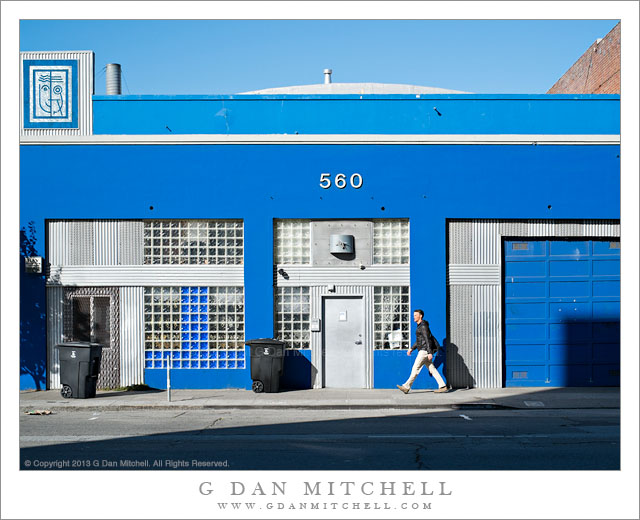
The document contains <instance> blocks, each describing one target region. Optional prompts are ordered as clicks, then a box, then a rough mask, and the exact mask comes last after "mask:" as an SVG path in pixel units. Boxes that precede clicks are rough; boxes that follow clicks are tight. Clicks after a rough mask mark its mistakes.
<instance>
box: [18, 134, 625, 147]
mask: <svg viewBox="0 0 640 520" xmlns="http://www.w3.org/2000/svg"><path fill="white" fill-rule="evenodd" d="M334 143H336V144H526V145H532V144H539V145H545V144H574V145H580V144H591V145H593V144H600V145H607V144H608V145H611V144H620V135H606V134H605V135H545V134H441V135H436V134H305V135H295V134H236V135H227V134H171V135H89V136H66V135H34V136H31V135H25V136H21V137H20V144H25V145H27V144H34V145H44V144H93V145H95V144H102V145H108V144H147V145H148V144H334Z"/></svg>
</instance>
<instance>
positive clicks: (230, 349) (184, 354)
mask: <svg viewBox="0 0 640 520" xmlns="http://www.w3.org/2000/svg"><path fill="white" fill-rule="evenodd" d="M144 346H145V368H166V364H165V361H164V360H167V359H171V367H172V368H244V366H245V359H244V289H243V288H242V287H145V289H144Z"/></svg>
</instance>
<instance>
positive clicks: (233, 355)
mask: <svg viewBox="0 0 640 520" xmlns="http://www.w3.org/2000/svg"><path fill="white" fill-rule="evenodd" d="M235 358H236V353H235V352H234V351H233V350H232V351H231V352H229V359H235Z"/></svg>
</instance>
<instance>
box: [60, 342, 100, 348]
mask: <svg viewBox="0 0 640 520" xmlns="http://www.w3.org/2000/svg"><path fill="white" fill-rule="evenodd" d="M58 347H73V348H91V347H100V348H102V344H100V343H91V342H90V341H69V342H65V343H58V344H56V348H58Z"/></svg>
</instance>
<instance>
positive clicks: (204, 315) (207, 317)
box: [200, 314, 209, 321]
mask: <svg viewBox="0 0 640 520" xmlns="http://www.w3.org/2000/svg"><path fill="white" fill-rule="evenodd" d="M200 321H209V316H207V315H206V314H201V315H200Z"/></svg>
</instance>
